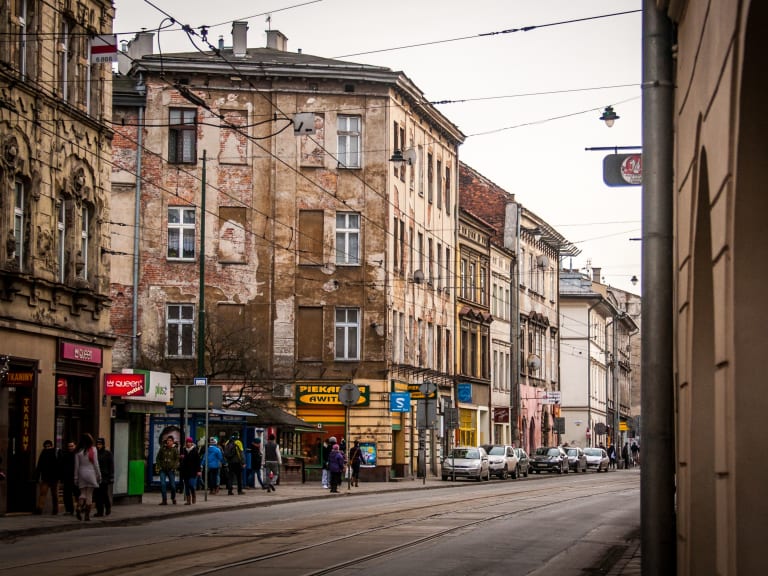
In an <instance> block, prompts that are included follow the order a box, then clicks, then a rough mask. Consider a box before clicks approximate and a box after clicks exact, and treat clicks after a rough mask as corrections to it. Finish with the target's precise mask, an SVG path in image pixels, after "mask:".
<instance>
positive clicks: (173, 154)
mask: <svg viewBox="0 0 768 576" xmlns="http://www.w3.org/2000/svg"><path fill="white" fill-rule="evenodd" d="M169 115H170V116H169V124H170V126H169V127H168V162H170V163H171V164H195V163H197V147H196V145H197V110H195V109H190V108H171V109H170V111H169Z"/></svg>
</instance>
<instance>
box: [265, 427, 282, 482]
mask: <svg viewBox="0 0 768 576" xmlns="http://www.w3.org/2000/svg"><path fill="white" fill-rule="evenodd" d="M282 463H283V458H282V456H281V454H280V446H278V445H277V442H275V435H274V434H270V435H269V438H268V439H267V445H266V446H264V470H265V473H266V475H267V477H266V478H265V481H266V486H267V488H266V490H267V492H269V491H270V490H271V491H272V492H274V491H275V484H276V483H277V478H278V476H279V474H280V464H282Z"/></svg>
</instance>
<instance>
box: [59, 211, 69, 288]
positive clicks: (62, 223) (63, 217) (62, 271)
mask: <svg viewBox="0 0 768 576" xmlns="http://www.w3.org/2000/svg"><path fill="white" fill-rule="evenodd" d="M66 240H67V207H66V202H65V201H64V200H61V201H60V202H59V209H58V215H57V216H56V256H57V258H56V259H57V260H58V265H59V270H58V273H59V282H64V279H65V278H66V273H67V272H66V271H67V261H66V255H67V247H66Z"/></svg>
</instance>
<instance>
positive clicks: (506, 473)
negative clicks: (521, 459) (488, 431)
mask: <svg viewBox="0 0 768 576" xmlns="http://www.w3.org/2000/svg"><path fill="white" fill-rule="evenodd" d="M483 448H485V450H486V451H487V452H488V466H489V467H490V469H491V475H492V476H498V477H499V478H501V479H502V480H506V479H507V478H509V477H510V476H512V478H517V477H518V476H519V475H520V473H521V472H520V466H519V465H518V461H517V454H516V453H515V448H514V447H513V446H507V445H505V444H491V445H489V446H483Z"/></svg>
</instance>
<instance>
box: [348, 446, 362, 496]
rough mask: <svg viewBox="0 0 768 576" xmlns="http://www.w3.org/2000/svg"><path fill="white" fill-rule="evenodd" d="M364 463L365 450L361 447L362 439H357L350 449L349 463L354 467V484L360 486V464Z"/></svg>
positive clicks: (352, 480)
mask: <svg viewBox="0 0 768 576" xmlns="http://www.w3.org/2000/svg"><path fill="white" fill-rule="evenodd" d="M362 463H363V451H362V450H361V449H360V441H359V440H355V442H354V444H352V449H351V450H350V451H349V464H350V466H351V467H352V478H351V479H350V481H351V483H352V486H355V487H357V486H360V465H361V464H362Z"/></svg>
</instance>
